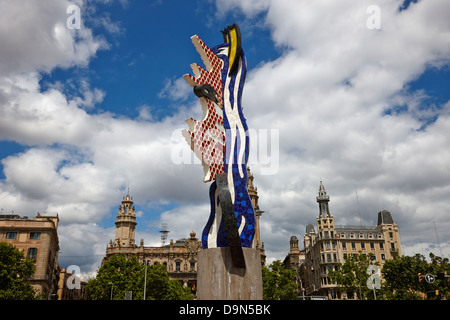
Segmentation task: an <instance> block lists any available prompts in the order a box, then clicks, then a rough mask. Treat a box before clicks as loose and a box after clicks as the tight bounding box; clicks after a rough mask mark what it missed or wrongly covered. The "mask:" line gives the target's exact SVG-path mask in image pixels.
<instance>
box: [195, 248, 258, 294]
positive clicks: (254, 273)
mask: <svg viewBox="0 0 450 320" xmlns="http://www.w3.org/2000/svg"><path fill="white" fill-rule="evenodd" d="M243 251H244V258H245V265H246V268H245V269H241V268H235V267H234V266H233V262H232V260H231V252H230V248H228V247H224V248H211V249H205V250H201V251H200V252H199V253H198V271H197V299H198V300H262V297H263V294H262V273H261V255H260V252H259V250H256V249H250V248H243Z"/></svg>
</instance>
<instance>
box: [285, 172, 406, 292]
mask: <svg viewBox="0 0 450 320" xmlns="http://www.w3.org/2000/svg"><path fill="white" fill-rule="evenodd" d="M316 200H317V203H318V204H319V216H318V217H317V219H316V220H317V231H316V229H315V227H314V226H313V225H312V224H309V225H308V226H306V233H305V235H304V238H303V242H304V263H300V262H297V264H296V265H294V267H296V269H297V270H298V273H299V279H300V281H301V287H300V289H302V290H304V291H305V294H306V295H307V296H325V297H328V299H354V298H355V297H356V293H350V292H345V290H343V289H342V288H340V287H339V286H337V285H336V284H334V283H332V282H331V281H330V279H329V278H328V275H327V274H328V270H336V268H337V266H338V264H339V263H344V262H345V258H346V257H347V256H348V255H357V254H358V253H362V254H369V253H372V254H373V255H374V258H375V261H377V262H378V263H379V264H380V268H382V267H383V264H384V263H385V261H386V260H389V259H395V258H396V257H398V256H402V247H401V243H400V234H399V230H398V226H397V224H396V223H395V222H394V219H393V218H392V215H391V213H390V212H389V211H387V210H385V209H382V210H381V211H380V212H378V222H377V225H376V226H374V227H363V226H359V227H358V226H337V225H335V221H334V217H333V215H331V214H330V208H329V202H330V197H329V196H328V195H327V191H326V190H325V187H324V186H323V184H322V181H321V182H320V186H319V194H318V197H317V198H316ZM295 242H296V241H295V239H292V238H291V252H293V251H295V252H293V253H296V252H297V251H298V253H299V254H300V250H297V251H296V250H293V249H295V248H292V246H293V244H292V243H294V244H295ZM294 247H295V245H294ZM300 257H301V256H300Z"/></svg>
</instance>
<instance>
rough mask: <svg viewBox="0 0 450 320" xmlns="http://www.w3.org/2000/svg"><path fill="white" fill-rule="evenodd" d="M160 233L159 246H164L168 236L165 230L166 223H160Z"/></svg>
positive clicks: (167, 231)
mask: <svg viewBox="0 0 450 320" xmlns="http://www.w3.org/2000/svg"><path fill="white" fill-rule="evenodd" d="M159 232H160V233H161V246H164V245H165V244H166V240H167V235H168V234H169V230H167V223H161V230H159Z"/></svg>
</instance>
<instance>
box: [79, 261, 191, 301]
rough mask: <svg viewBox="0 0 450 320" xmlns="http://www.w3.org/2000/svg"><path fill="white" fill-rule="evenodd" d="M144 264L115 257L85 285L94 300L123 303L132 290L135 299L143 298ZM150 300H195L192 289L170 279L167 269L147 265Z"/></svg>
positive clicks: (147, 296) (148, 298)
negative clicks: (121, 301) (111, 300)
mask: <svg viewBox="0 0 450 320" xmlns="http://www.w3.org/2000/svg"><path fill="white" fill-rule="evenodd" d="M144 279H145V265H142V264H141V263H139V261H138V260H137V258H136V257H131V258H130V259H126V258H125V257H124V256H122V255H114V256H112V257H111V258H110V259H109V260H108V261H106V262H105V263H104V264H103V265H102V266H101V267H100V268H99V269H98V271H97V276H96V278H94V279H92V280H90V281H89V282H88V283H87V285H86V290H87V291H88V293H89V296H90V297H91V298H92V299H94V300H109V299H111V296H112V299H113V300H123V299H124V297H125V293H128V292H130V291H132V298H133V300H142V299H144ZM146 299H147V300H188V299H192V297H191V295H190V289H189V288H184V287H183V286H182V284H181V283H180V282H178V281H174V280H169V275H168V274H167V271H166V269H165V266H163V265H160V264H157V265H153V266H147V284H146Z"/></svg>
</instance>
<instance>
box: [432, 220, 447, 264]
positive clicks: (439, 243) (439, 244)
mask: <svg viewBox="0 0 450 320" xmlns="http://www.w3.org/2000/svg"><path fill="white" fill-rule="evenodd" d="M433 224H434V232H436V239H437V242H438V246H439V251H440V252H441V257H442V258H444V255H443V254H442V248H441V242H440V241H439V236H438V232H437V229H436V222H435V221H434V220H433Z"/></svg>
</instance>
